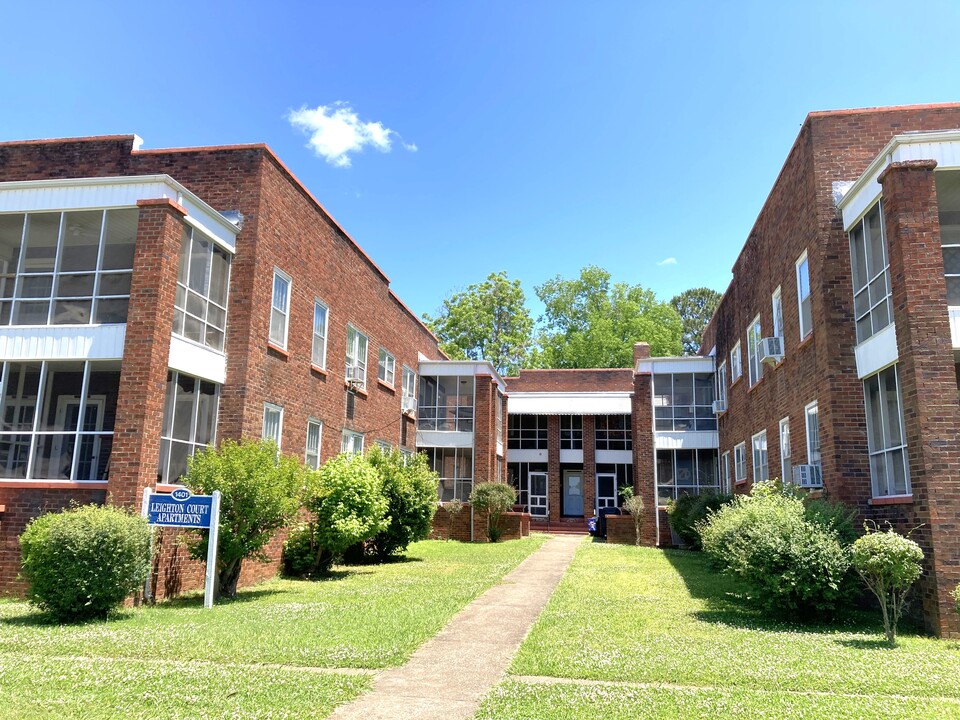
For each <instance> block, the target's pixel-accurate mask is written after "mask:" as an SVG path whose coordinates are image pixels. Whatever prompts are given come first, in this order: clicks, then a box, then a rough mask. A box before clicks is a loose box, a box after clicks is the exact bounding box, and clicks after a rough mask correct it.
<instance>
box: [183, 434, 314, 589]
mask: <svg viewBox="0 0 960 720" xmlns="http://www.w3.org/2000/svg"><path fill="white" fill-rule="evenodd" d="M306 476H307V468H306V467H304V465H303V463H302V462H300V460H298V459H297V458H295V457H291V456H287V455H279V454H278V453H277V446H276V444H275V443H273V442H268V441H256V442H252V441H246V440H245V441H243V442H240V443H237V442H234V441H233V440H224V441H223V442H222V443H220V447H219V448H208V449H206V450H200V451H198V452H197V453H195V454H194V456H193V457H192V458H191V459H190V466H189V470H188V472H187V479H186V483H187V485H188V486H189V487H190V488H191V489H192V490H194V491H195V492H197V493H202V494H209V493H212V492H213V491H214V490H219V491H220V493H221V498H220V540H219V547H218V548H217V583H216V587H215V591H214V594H215V595H216V596H217V597H219V596H221V595H223V596H226V597H231V598H232V597H236V595H237V580H238V579H239V578H240V570H241V568H242V565H243V561H244V560H245V559H246V558H255V559H265V556H264V554H263V548H264V547H265V546H266V545H267V543H268V542H270V539H271V538H272V537H273V536H274V534H275V533H276V532H277V530H279V529H280V528H282V527H284V526H285V525H287V523H289V522H290V520H292V519H293V517H294V515H296V512H297V510H298V509H299V506H300V499H299V498H300V493H301V491H302V488H303V485H304V482H305V479H306ZM207 535H208V533H207V532H206V531H204V532H203V533H201V534H200V535H199V536H198V538H197V540H195V541H194V542H192V543H191V546H190V552H191V554H192V555H193V557H195V558H197V559H203V558H205V557H206V556H207Z"/></svg>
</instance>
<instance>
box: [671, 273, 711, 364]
mask: <svg viewBox="0 0 960 720" xmlns="http://www.w3.org/2000/svg"><path fill="white" fill-rule="evenodd" d="M721 297H723V296H722V295H721V294H720V293H718V292H717V291H716V290H711V289H710V288H705V287H700V288H691V289H690V290H684V291H683V292H682V293H680V294H679V295H676V296H674V297H673V298H671V300H670V305H672V306H673V309H674V310H676V311H677V314H678V315H679V316H680V319H681V320H682V321H683V354H684V355H696V354H697V353H699V352H700V344H701V343H702V342H703V329H704V328H705V327H706V326H707V323H708V322H710V318H711V317H713V312H714V310H716V309H717V305H718V304H719V303H720V298H721Z"/></svg>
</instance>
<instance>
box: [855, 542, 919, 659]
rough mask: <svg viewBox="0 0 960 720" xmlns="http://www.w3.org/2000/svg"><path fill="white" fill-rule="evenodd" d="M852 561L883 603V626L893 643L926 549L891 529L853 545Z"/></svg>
mask: <svg viewBox="0 0 960 720" xmlns="http://www.w3.org/2000/svg"><path fill="white" fill-rule="evenodd" d="M850 561H851V563H852V564H853V567H854V569H856V571H857V572H858V573H859V574H860V577H861V578H862V579H863V582H864V584H865V585H866V586H867V588H869V590H870V592H872V593H873V594H874V595H875V596H876V598H877V601H878V602H879V603H880V612H881V614H882V615H883V628H884V631H885V632H886V635H887V640H888V641H889V642H890V643H891V644H893V643H894V642H895V641H896V636H897V621H898V620H899V619H900V616H901V614H902V613H903V605H904V603H905V602H906V597H907V593H908V592H909V590H910V586H911V585H913V583H914V582H916V580H917V578H919V577H920V574H921V572H923V567H922V566H921V563H922V562H923V550H921V549H920V546H919V545H917V543H915V542H914V541H913V540H910V539H909V538H905V537H904V536H903V535H899V534H897V533H896V532H894V531H893V529H892V528H891V529H890V530H888V531H887V532H870V531H869V528H868V532H867V534H866V535H864V536H863V537H861V538H860V539H858V540H857V541H856V542H855V543H853V546H852V547H851V548H850Z"/></svg>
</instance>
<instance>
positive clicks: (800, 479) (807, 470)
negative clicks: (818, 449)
mask: <svg viewBox="0 0 960 720" xmlns="http://www.w3.org/2000/svg"><path fill="white" fill-rule="evenodd" d="M793 482H794V484H796V485H799V486H800V487H808V488H818V487H823V479H822V478H821V477H820V466H819V465H794V466H793Z"/></svg>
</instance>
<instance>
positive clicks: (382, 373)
mask: <svg viewBox="0 0 960 720" xmlns="http://www.w3.org/2000/svg"><path fill="white" fill-rule="evenodd" d="M377 379H378V380H380V382H382V383H386V384H387V385H389V386H390V387H393V384H394V383H395V382H396V380H397V359H396V358H395V357H394V356H393V354H392V353H390V351H389V350H387V349H386V348H380V354H379V356H378V358H377Z"/></svg>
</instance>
